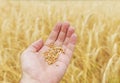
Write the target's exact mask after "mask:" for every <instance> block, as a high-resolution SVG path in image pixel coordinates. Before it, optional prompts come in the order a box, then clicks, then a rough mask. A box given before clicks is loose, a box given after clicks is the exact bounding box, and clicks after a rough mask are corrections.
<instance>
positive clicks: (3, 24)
mask: <svg viewBox="0 0 120 83" xmlns="http://www.w3.org/2000/svg"><path fill="white" fill-rule="evenodd" d="M60 21H62V22H65V21H68V22H70V24H71V25H72V26H74V27H75V31H76V33H77V36H78V41H77V45H76V48H75V51H74V55H73V58H72V60H71V63H70V65H69V67H68V69H67V72H66V74H65V76H64V77H63V79H62V81H61V83H120V79H119V78H120V2H119V1H92V0H90V1H82V0H81V1H39V0H36V1H33V0H30V1H29V0H26V1H24V0H21V1H20V0H12V1H10V0H0V83H19V80H20V78H21V66H20V56H21V53H22V51H23V50H24V49H25V48H26V47H27V46H28V45H29V44H31V43H32V42H33V41H35V40H37V39H39V38H43V40H44V41H45V40H46V39H47V37H48V35H49V33H50V31H51V30H52V28H53V26H54V25H55V24H56V23H57V22H60Z"/></svg>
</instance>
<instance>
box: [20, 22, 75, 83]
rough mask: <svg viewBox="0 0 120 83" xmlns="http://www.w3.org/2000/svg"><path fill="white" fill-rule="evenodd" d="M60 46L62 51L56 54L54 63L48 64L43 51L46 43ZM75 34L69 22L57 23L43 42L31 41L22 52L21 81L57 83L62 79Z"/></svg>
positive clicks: (72, 47) (24, 82)
mask: <svg viewBox="0 0 120 83" xmlns="http://www.w3.org/2000/svg"><path fill="white" fill-rule="evenodd" d="M51 43H52V44H55V45H56V46H59V47H62V48H63V50H64V53H61V54H60V55H59V56H58V59H57V61H56V62H55V63H53V64H51V65H49V64H48V63H47V62H46V61H45V58H44V55H43V53H44V52H46V51H47V50H48V49H49V47H48V44H51ZM75 43H76V34H75V33H74V29H73V28H72V27H71V26H70V25H69V23H57V24H56V26H55V27H54V29H53V30H52V32H51V33H50V35H49V37H48V39H47V40H46V42H45V44H43V41H42V40H41V39H40V40H38V41H36V42H34V43H32V44H31V45H30V46H29V47H28V48H27V49H26V50H25V51H24V52H23V54H22V56H21V64H22V72H23V75H22V79H21V83H58V82H60V80H61V79H62V77H63V75H64V73H65V71H66V69H67V67H68V65H69V62H70V59H71V57H72V53H73V50H74V46H75Z"/></svg>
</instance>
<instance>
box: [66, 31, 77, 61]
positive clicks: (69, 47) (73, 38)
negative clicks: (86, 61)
mask: <svg viewBox="0 0 120 83" xmlns="http://www.w3.org/2000/svg"><path fill="white" fill-rule="evenodd" d="M76 41H77V35H76V34H75V33H74V34H72V36H71V37H70V41H69V43H68V45H67V49H66V51H65V54H66V55H67V56H68V57H69V58H70V59H71V57H72V54H73V51H74V47H75V44H76Z"/></svg>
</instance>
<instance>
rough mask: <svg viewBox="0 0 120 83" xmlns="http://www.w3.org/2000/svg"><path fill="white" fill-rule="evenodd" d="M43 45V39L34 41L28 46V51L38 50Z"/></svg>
mask: <svg viewBox="0 0 120 83" xmlns="http://www.w3.org/2000/svg"><path fill="white" fill-rule="evenodd" d="M42 46H43V40H42V39H39V40H37V41H35V42H33V43H32V44H31V45H30V46H29V47H28V48H27V51H32V52H38V51H39V50H40V49H41V48H42Z"/></svg>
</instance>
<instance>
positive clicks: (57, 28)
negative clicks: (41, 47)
mask: <svg viewBox="0 0 120 83" xmlns="http://www.w3.org/2000/svg"><path fill="white" fill-rule="evenodd" d="M61 26H62V23H57V24H56V26H55V27H54V29H53V30H52V32H51V33H50V35H49V37H48V39H47V40H46V43H45V44H50V43H54V42H55V40H56V39H57V37H58V34H59V32H60V29H61Z"/></svg>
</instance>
